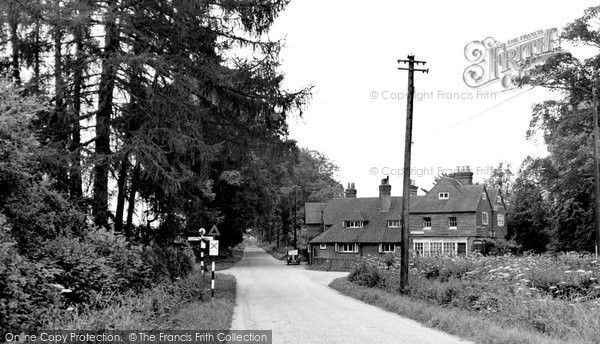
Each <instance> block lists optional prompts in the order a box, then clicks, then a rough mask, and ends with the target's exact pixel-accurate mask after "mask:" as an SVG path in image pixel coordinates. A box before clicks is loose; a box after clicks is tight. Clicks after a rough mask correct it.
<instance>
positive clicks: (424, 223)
mask: <svg viewBox="0 0 600 344" xmlns="http://www.w3.org/2000/svg"><path fill="white" fill-rule="evenodd" d="M425 219H429V221H426V220H425ZM428 222H429V226H426V224H427V223H428ZM423 229H431V217H423Z"/></svg>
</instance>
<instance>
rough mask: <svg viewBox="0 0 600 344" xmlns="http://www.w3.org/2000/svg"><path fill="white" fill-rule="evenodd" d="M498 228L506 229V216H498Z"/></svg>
mask: <svg viewBox="0 0 600 344" xmlns="http://www.w3.org/2000/svg"><path fill="white" fill-rule="evenodd" d="M498 227H504V214H498Z"/></svg>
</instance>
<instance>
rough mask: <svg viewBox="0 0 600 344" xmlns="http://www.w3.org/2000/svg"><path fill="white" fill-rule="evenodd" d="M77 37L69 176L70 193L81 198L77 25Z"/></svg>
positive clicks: (79, 42) (79, 31) (78, 34)
mask: <svg viewBox="0 0 600 344" xmlns="http://www.w3.org/2000/svg"><path fill="white" fill-rule="evenodd" d="M74 39H75V59H76V63H75V71H74V72H73V111H72V114H71V144H70V147H69V152H70V156H71V174H70V178H69V194H70V195H71V197H73V198H81V196H82V195H83V192H82V189H81V183H82V181H81V152H80V145H81V128H80V125H79V117H80V116H81V86H82V83H83V69H84V57H83V28H82V27H81V26H77V27H76V28H75V33H74Z"/></svg>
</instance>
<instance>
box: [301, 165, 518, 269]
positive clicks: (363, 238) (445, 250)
mask: <svg viewBox="0 0 600 344" xmlns="http://www.w3.org/2000/svg"><path fill="white" fill-rule="evenodd" d="M417 189H418V188H417V187H416V186H414V185H412V186H411V190H410V192H411V194H410V216H409V230H410V234H409V238H410V243H409V246H410V248H411V250H413V251H414V252H416V253H418V254H423V255H429V254H469V253H470V252H473V251H474V250H483V249H484V240H483V239H485V238H503V237H504V235H505V234H506V220H505V218H506V207H505V205H504V200H503V199H502V195H501V193H500V191H499V190H498V189H492V188H487V187H485V186H484V185H478V184H473V173H472V172H470V171H469V170H468V168H462V169H461V170H459V171H458V172H455V173H453V174H451V175H450V176H448V177H441V179H440V180H439V181H438V183H437V184H436V185H435V186H434V187H433V188H432V189H431V190H430V191H429V192H428V193H427V194H426V195H424V196H417ZM345 194H346V197H344V198H335V199H332V200H331V201H329V202H327V203H306V205H305V225H306V227H307V228H308V230H309V231H312V232H320V234H318V235H317V236H316V237H315V238H314V239H312V240H311V241H310V242H309V244H310V245H309V250H310V253H311V258H312V261H313V262H314V263H316V264H320V263H323V262H324V261H329V260H331V259H332V258H338V259H355V258H358V257H360V256H364V255H369V254H381V253H388V252H395V251H396V250H399V249H400V241H401V229H400V220H401V218H402V197H392V196H391V185H390V184H389V179H387V178H386V179H383V180H382V182H381V185H380V186H379V197H356V195H357V191H356V188H355V186H354V184H353V183H350V184H349V185H348V189H347V190H346V192H345Z"/></svg>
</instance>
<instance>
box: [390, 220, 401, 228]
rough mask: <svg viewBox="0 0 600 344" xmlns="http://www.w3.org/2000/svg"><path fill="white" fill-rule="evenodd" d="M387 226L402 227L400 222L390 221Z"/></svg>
mask: <svg viewBox="0 0 600 344" xmlns="http://www.w3.org/2000/svg"><path fill="white" fill-rule="evenodd" d="M387 226H388V227H389V228H399V227H400V220H388V222H387Z"/></svg>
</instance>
